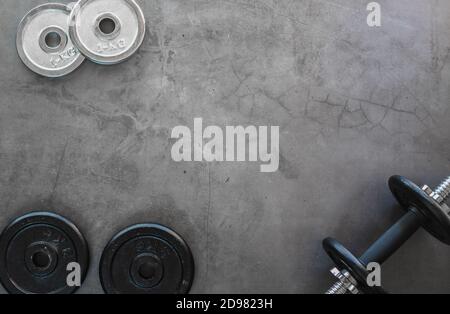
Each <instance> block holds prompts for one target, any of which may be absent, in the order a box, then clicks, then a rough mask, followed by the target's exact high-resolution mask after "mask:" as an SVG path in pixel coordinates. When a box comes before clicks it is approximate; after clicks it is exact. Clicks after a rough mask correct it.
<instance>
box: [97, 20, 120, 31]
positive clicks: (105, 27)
mask: <svg viewBox="0 0 450 314" xmlns="http://www.w3.org/2000/svg"><path fill="white" fill-rule="evenodd" d="M99 28H100V31H101V32H102V33H103V34H105V35H111V34H112V33H114V31H115V30H116V22H115V21H114V20H113V19H111V18H109V17H107V18H104V19H102V20H101V21H100V23H99Z"/></svg>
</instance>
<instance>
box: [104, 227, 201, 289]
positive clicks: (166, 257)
mask: <svg viewBox="0 0 450 314" xmlns="http://www.w3.org/2000/svg"><path fill="white" fill-rule="evenodd" d="M193 278H194V260H193V258H192V253H191V250H190V249H189V247H188V245H187V244H186V242H185V241H184V240H183V239H182V238H181V237H180V236H179V235H178V234H176V233H175V232H174V231H172V230H170V229H169V228H166V227H164V226H161V225H156V224H141V225H135V226H132V227H129V228H127V229H125V230H124V231H122V232H120V233H119V234H117V235H116V236H115V237H114V238H113V239H112V240H111V241H110V243H109V244H108V245H107V246H106V248H105V250H104V251H103V255H102V259H101V261H100V279H101V282H102V286H103V289H104V290H105V292H106V293H108V294H186V293H188V292H189V290H190V288H191V285H192V281H193Z"/></svg>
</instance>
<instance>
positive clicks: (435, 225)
mask: <svg viewBox="0 0 450 314" xmlns="http://www.w3.org/2000/svg"><path fill="white" fill-rule="evenodd" d="M389 188H390V189H391V191H392V193H393V194H394V196H395V198H396V199H397V200H398V202H399V203H400V204H401V205H402V207H403V208H404V209H405V210H415V211H418V213H419V214H422V215H423V216H424V218H425V219H423V227H424V228H425V229H426V230H427V231H428V232H429V233H431V234H432V235H433V236H434V237H436V238H437V239H439V240H440V241H442V242H444V243H446V244H448V245H450V216H449V215H448V214H447V213H446V212H445V211H444V210H443V209H442V206H441V205H439V204H438V203H437V202H436V201H435V200H434V199H433V198H431V197H430V196H429V195H428V194H427V193H425V192H424V191H423V190H422V189H421V188H420V187H418V186H417V185H416V184H414V183H413V182H411V181H410V180H408V179H406V178H405V177H401V176H393V177H391V178H390V179H389Z"/></svg>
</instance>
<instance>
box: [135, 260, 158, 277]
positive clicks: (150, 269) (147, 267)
mask: <svg viewBox="0 0 450 314" xmlns="http://www.w3.org/2000/svg"><path fill="white" fill-rule="evenodd" d="M156 267H157V265H156V264H155V263H152V262H146V263H144V264H142V265H141V266H140V267H139V276H141V277H142V278H143V279H145V280H150V279H153V278H154V277H155V275H156Z"/></svg>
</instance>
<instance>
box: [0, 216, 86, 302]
mask: <svg viewBox="0 0 450 314" xmlns="http://www.w3.org/2000/svg"><path fill="white" fill-rule="evenodd" d="M0 257H1V263H0V281H1V283H2V285H3V286H4V287H5V289H6V290H7V291H8V292H9V293H12V294H70V293H73V292H75V291H76V290H77V289H78V287H69V286H68V285H67V276H68V275H69V272H68V271H67V265H68V264H69V263H72V262H76V263H78V264H79V265H80V270H81V273H80V275H81V279H82V280H84V278H85V276H86V272H87V268H88V263H89V250H88V246H87V243H86V241H85V239H84V237H83V235H82V234H81V232H80V231H79V230H78V228H77V227H76V226H75V225H74V224H73V223H71V222H70V221H69V220H67V219H66V218H64V217H61V216H59V215H57V214H54V213H49V212H34V213H30V214H27V215H25V216H22V217H19V218H17V219H16V220H14V221H13V222H12V223H11V224H10V225H9V226H8V227H7V228H6V229H5V230H4V231H3V233H2V235H1V236H0Z"/></svg>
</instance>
